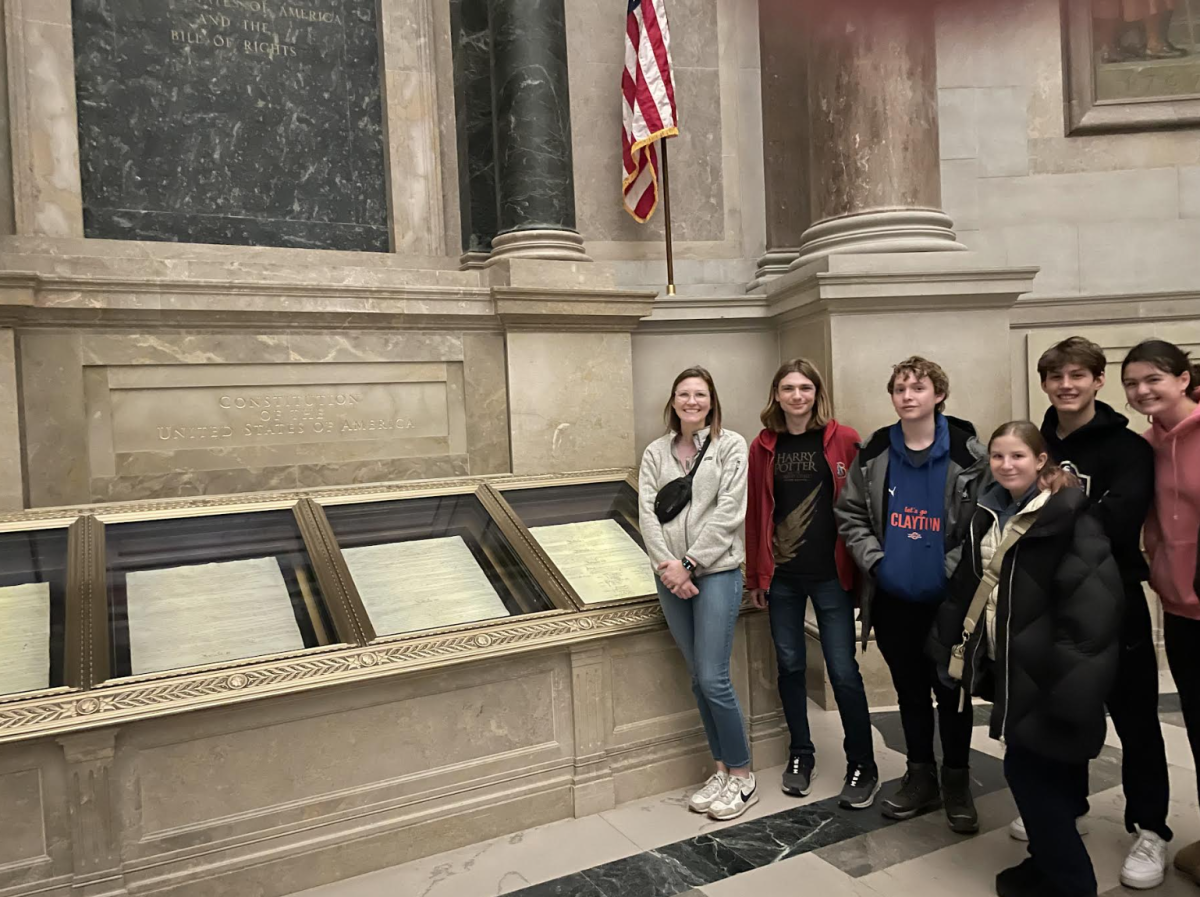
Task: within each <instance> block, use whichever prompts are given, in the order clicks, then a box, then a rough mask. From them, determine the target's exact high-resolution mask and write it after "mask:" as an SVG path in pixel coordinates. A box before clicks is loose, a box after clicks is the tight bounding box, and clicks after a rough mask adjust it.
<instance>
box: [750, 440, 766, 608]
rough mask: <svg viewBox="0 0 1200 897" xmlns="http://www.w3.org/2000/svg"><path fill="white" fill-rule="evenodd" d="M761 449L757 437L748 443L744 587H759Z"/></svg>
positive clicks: (762, 495) (761, 509)
mask: <svg viewBox="0 0 1200 897" xmlns="http://www.w3.org/2000/svg"><path fill="white" fill-rule="evenodd" d="M765 454H766V452H765V450H764V449H763V446H762V442H761V441H760V440H759V437H757V436H756V437H754V442H752V443H750V470H749V472H748V477H747V482H746V588H748V589H761V588H765V586H760V585H758V578H759V576H760V575H761V571H760V570H759V558H758V546H759V545H760V543H761V542H762V537H763V534H762V512H763V497H764V492H765V491H766V490H765V487H764V484H763V455H765Z"/></svg>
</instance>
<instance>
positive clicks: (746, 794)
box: [708, 773, 758, 820]
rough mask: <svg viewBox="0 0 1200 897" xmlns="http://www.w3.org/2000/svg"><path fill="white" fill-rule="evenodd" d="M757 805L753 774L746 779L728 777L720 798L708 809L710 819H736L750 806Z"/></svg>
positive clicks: (755, 784) (756, 790) (756, 786)
mask: <svg viewBox="0 0 1200 897" xmlns="http://www.w3.org/2000/svg"><path fill="white" fill-rule="evenodd" d="M756 803H758V784H757V783H756V782H755V781H754V773H750V775H749V776H747V777H746V778H744V779H743V778H741V777H739V776H728V777H726V779H725V787H724V788H722V789H721V794H720V796H718V797H717V799H716V800H714V801H713V802H712V806H710V807H709V808H708V817H709V818H710V819H720V820H725V819H737V818H738V817H739V816H741V815H742V814H743V813H745V812H746V811H747V810H749V809H750V808H751V807H752V806H754V805H755V804H756Z"/></svg>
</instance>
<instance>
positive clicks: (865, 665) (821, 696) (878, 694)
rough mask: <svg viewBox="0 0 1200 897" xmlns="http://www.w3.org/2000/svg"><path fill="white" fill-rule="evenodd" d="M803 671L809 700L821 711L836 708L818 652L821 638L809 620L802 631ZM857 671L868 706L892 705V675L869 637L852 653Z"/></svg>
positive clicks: (821, 658)
mask: <svg viewBox="0 0 1200 897" xmlns="http://www.w3.org/2000/svg"><path fill="white" fill-rule="evenodd" d="M804 645H805V655H804V657H805V670H804V687H805V690H806V691H807V692H808V697H809V699H810V700H811V701H812V702H813V703H815V704H816V705H817V706H818V707H820V708H821V709H822V710H837V699H836V698H835V697H834V694H833V685H832V684H831V683H830V681H829V671H828V670H827V669H826V667H825V657H824V655H823V654H822V653H821V638H820V636H819V635H818V634H817V627H816V624H815V623H809V624H808V625H807V627H806V632H805V634H804ZM856 658H857V660H858V670H859V672H860V673H861V674H862V679H863V687H864V688H865V689H866V691H867V705H868V706H869V707H873V708H874V707H895V706H896V689H895V687H894V686H893V685H892V674H891V672H890V671H889V670H888V666H887V664H886V663H885V662H884V660H883V654H882V653H880V651H879V646H878V645H876V644H875V640H874V639H872V640H871V641H870V642H869V643H868V644H867V650H866V651H863V650H862V649H861V648H860V649H859V650H858V653H857V654H856Z"/></svg>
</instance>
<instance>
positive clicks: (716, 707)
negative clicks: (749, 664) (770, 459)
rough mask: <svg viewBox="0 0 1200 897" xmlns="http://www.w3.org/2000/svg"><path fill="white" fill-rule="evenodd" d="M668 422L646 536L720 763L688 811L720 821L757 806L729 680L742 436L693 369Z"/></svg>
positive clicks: (643, 484) (738, 580)
mask: <svg viewBox="0 0 1200 897" xmlns="http://www.w3.org/2000/svg"><path fill="white" fill-rule="evenodd" d="M664 416H665V417H666V421H667V425H668V427H669V432H668V433H667V434H666V435H665V436H662V437H661V438H659V439H656V440H655V441H654V442H652V443H650V445H649V446H648V447H647V448H646V453H645V454H644V455H643V456H642V466H641V472H640V475H639V481H638V482H639V490H638V491H639V499H640V501H639V510H640V514H639V518H640V526H641V531H642V538H643V540H644V541H645V543H646V550H647V551H648V553H649V555H650V560H651V563H652V564H653V565H654V569H655V574H656V575H657V577H658V600H659V603H660V604H661V605H662V609H663V616H665V617H666V620H667V626H668V627H669V628H670V630H671V635H672V636H673V637H674V639H675V643H676V644H677V645H678V646H679V650H680V651H681V652H682V653H683V658H684V661H685V662H686V663H687V668H688V672H689V673H690V674H691V677H692V692H693V693H694V694H695V695H696V704H697V706H698V707H699V709H700V718H701V720H702V721H703V723H704V732H705V734H706V735H707V737H708V745H709V749H710V750H711V751H712V756H713V759H714V760H715V761H716V764H717V770H716V772H715V773H714V774H713V775H712V776H711V777H710V778H709V780H708V781H707V782H706V783H705V784H704V786H703V787H701V788H700V790H699V791H697V792H696V793H695V794H694V795H693V796H692V799H691V801H690V803H689V807H690V809H692V810H694V811H695V812H698V813H707V814H708V815H709V816H711V817H713V818H714V819H733V818H735V817H737V816H740V815H742V814H743V813H744V812H746V810H747V808H749V807H750V806H752V805H753V804H754V803H756V802H757V801H758V795H757V793H756V790H755V788H756V786H755V781H754V775H753V773H751V772H750V747H749V744H748V743H747V740H746V727H745V722H744V720H743V717H742V709H741V707H740V705H739V704H738V699H737V694H736V693H735V692H734V690H733V683H732V682H731V681H730V678H729V658H730V655H731V654H732V652H733V632H734V626H735V624H736V623H737V617H738V609H739V607H740V606H741V603H742V571H741V564H742V561H743V560H744V559H745V556H746V550H745V546H744V544H743V541H742V524H743V522H744V520H745V518H746V475H747V466H748V465H747V449H746V440H745V439H743V438H742V437H741V436H739V435H738V434H737V433H734V432H733V431H732V430H726V429H723V428H722V427H721V404H720V401H719V400H718V399H717V390H716V386H715V385H714V384H713V380H712V375H711V374H709V373H708V371H706V370H704V369H703V368H698V367H697V368H688V369H687V370H685V371H683V372H682V373H681V374H680V375H679V376H678V377H676V378H675V382H674V384H672V386H671V395H670V397H669V398H668V400H667V406H666V408H665V409H664ZM706 442H708V449H707V451H704V455H703V457H702V458H701V460H700V461H699V466H698V467H697V468H696V473H695V476H694V477H693V479H692V499H691V502H690V503H689V504H688V505H687V507H685V508H684V509H683V510H682V511H680V512H679V515H678V516H677V517H675V518H674V519H673V520H669V521H667V522H666V523H660V522H659V520H658V517H657V516H656V515H655V513H654V500H655V497H656V496H657V495H658V492H659V490H660V489H662V488H663V487H664V486H666V485H667V483H670V482H671V481H672V480H676V479H679V478H680V477H682V476H685V475H687V473H688V472H689V471H690V470H691V469H692V466H693V464H695V463H696V458H697V457H699V456H700V453H701V451H702V450H703V449H704V446H705V443H706Z"/></svg>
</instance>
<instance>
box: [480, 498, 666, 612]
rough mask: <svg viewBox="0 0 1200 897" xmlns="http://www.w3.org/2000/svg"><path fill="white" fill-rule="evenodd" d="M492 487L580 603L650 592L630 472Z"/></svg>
mask: <svg viewBox="0 0 1200 897" xmlns="http://www.w3.org/2000/svg"><path fill="white" fill-rule="evenodd" d="M496 487H497V490H498V491H499V492H500V494H501V495H502V496H503V498H504V500H505V502H506V504H507V505H508V506H509V507H510V508H511V509H512V511H513V513H514V514H515V515H516V517H517V519H518V520H519V521H520V522H521V524H522V525H523V526H524V527H526V528H527V529H528V531H529V534H530V535H531V536H532V537H533V539H534V540H536V542H537V543H538V546H539V548H540V549H541V550H542V551H543V552H545V554H546V555H547V556H548V558H549V561H550V562H551V563H552V564H553V566H554V569H555V572H556V574H557V576H558V577H559V578H560V579H561V581H562V582H563V583H564V585H565V586H566V587H567V589H568V590H569V593H570V594H571V596H572V598H574V599H575V600H576V601H577V602H578V603H579V605H580V606H587V607H591V606H601V605H608V604H613V603H619V602H624V601H630V600H638V599H645V598H653V597H655V585H654V571H653V567H652V565H651V563H650V558H649V557H648V556H647V555H646V546H645V543H643V541H642V535H641V533H640V532H639V530H638V495H637V490H636V489H635V488H634V483H633V479H632V477H630V476H626V477H623V478H620V479H603V480H598V481H595V482H575V483H566V484H563V485H545V484H530V485H527V484H521V483H509V484H505V483H498V484H496Z"/></svg>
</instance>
